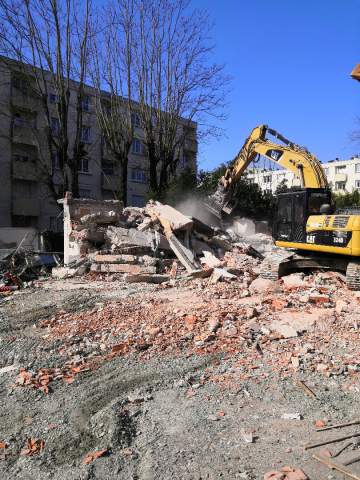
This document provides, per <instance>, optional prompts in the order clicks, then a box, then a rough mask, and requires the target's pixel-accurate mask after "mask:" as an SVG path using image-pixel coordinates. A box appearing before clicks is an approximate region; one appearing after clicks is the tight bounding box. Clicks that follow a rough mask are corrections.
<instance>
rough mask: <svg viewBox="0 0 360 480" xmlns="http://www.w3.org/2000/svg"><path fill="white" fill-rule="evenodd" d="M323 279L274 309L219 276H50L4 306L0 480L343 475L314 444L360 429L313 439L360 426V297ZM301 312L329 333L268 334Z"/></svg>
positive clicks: (281, 293)
mask: <svg viewBox="0 0 360 480" xmlns="http://www.w3.org/2000/svg"><path fill="white" fill-rule="evenodd" d="M305 280H306V281H307V279H305ZM310 280H311V281H310ZM310 280H309V282H308V284H306V285H305V284H304V285H303V286H302V287H299V288H296V290H292V289H290V290H286V289H285V288H284V286H283V284H282V283H281V282H277V283H276V285H274V289H273V292H272V294H271V296H270V297H269V295H268V294H267V293H265V292H260V293H251V292H248V291H247V290H246V294H244V288H245V287H244V285H243V284H239V283H237V282H232V283H229V284H226V283H222V284H221V285H220V284H218V285H211V286H210V285H209V284H208V283H207V282H208V281H207V279H199V280H196V281H195V280H192V281H188V282H178V284H177V285H175V286H168V287H169V288H164V287H163V286H154V285H147V284H134V285H126V284H125V283H122V282H121V281H113V282H105V281H86V280H85V279H84V280H81V281H80V280H75V279H72V280H66V281H54V280H49V281H44V282H39V285H38V287H37V288H35V287H33V288H28V289H25V290H22V291H19V292H18V293H16V294H14V295H12V296H9V297H7V298H4V299H2V300H0V412H1V413H0V418H1V421H0V442H3V443H5V444H6V448H2V449H1V450H0V478H3V479H29V480H30V479H31V480H38V479H39V480H40V479H41V480H44V479H55V480H60V479H61V480H75V479H76V480H80V479H81V480H85V479H102V480H105V479H106V480H107V479H109V480H110V479H124V480H125V479H126V480H129V479H134V480H135V479H139V480H140V479H141V480H145V479H146V480H152V479H154V480H155V479H198V480H200V479H217V478H222V479H236V478H239V479H250V480H251V479H263V477H264V474H265V472H267V471H269V470H278V469H280V468H281V467H283V466H286V465H290V466H294V467H297V468H301V469H302V470H303V471H304V472H305V473H306V475H307V476H308V478H309V479H312V480H321V479H334V480H335V479H339V480H340V479H342V478H344V477H343V476H342V475H340V474H338V473H336V472H334V471H330V470H328V469H327V468H326V467H325V466H322V465H321V464H320V463H319V462H317V461H316V460H314V459H313V458H312V454H313V453H314V451H315V450H316V449H315V450H305V449H304V445H305V444H306V443H307V442H313V441H316V440H319V439H320V440H327V439H331V438H334V437H337V436H339V435H342V434H343V435H346V434H350V433H353V432H357V431H359V427H357V426H356V425H355V426H352V427H347V428H343V429H341V430H330V431H329V432H316V429H315V422H316V421H319V420H322V421H323V422H324V424H331V423H337V422H344V421H347V420H351V419H354V418H356V417H357V416H358V410H359V387H360V385H359V377H358V370H360V359H359V356H358V352H359V348H358V347H359V343H360V342H359V338H358V337H359V334H358V330H357V328H358V327H357V308H358V307H357V305H358V300H357V296H356V295H355V294H354V293H352V292H349V291H347V289H346V287H345V286H341V288H340V287H339V280H336V281H335V280H334V281H333V280H331V279H330V280H329V279H328V280H327V281H326V280H324V279H323V280H321V279H320V280H321V281H320V282H319V281H317V280H316V279H314V278H311V279H310ZM314 282H315V283H314ZM314 285H315V287H314ZM319 285H320V286H321V288H320V287H319ZM314 289H315V290H316V295H317V297H316V295H315V297H316V298H315V300H313V304H311V295H314ZM324 291H326V295H327V296H328V301H323V300H321V299H319V295H321V294H323V293H322V292H324ZM309 295H310V297H309ZM305 297H306V298H305ZM304 298H305V303H304V302H303V299H304ZM309 298H310V303H309ZM274 299H275V302H274ZM339 299H340V300H339ZM325 300H326V299H325ZM339 301H341V302H343V304H340V305H339ZM310 304H311V305H312V306H311V307H310V308H309V305H310ZM254 309H255V310H254ZM294 311H296V312H300V313H301V312H303V314H304V315H307V316H309V314H313V313H314V311H316V312H317V321H316V322H315V323H314V325H312V326H311V328H310V327H309V329H308V331H305V332H300V333H299V334H298V335H296V336H294V337H293V338H292V337H289V338H282V337H281V336H279V335H278V336H276V335H274V334H273V333H270V331H271V324H270V322H271V321H273V320H274V319H277V318H280V317H279V315H280V316H281V315H282V316H284V314H285V315H288V316H289V318H290V317H291V315H292V314H294ZM319 311H320V313H321V315H320V314H319ZM322 314H324V315H322ZM124 332H125V333H124ZM358 364H359V368H358ZM20 369H23V370H20ZM39 371H40V373H39ZM299 380H301V381H302V382H304V383H303V384H305V385H306V386H307V387H309V388H310V389H311V391H312V392H313V393H314V395H311V394H309V393H308V392H307V393H306V392H305V390H304V389H303V388H301V386H299V383H298V382H299ZM286 414H293V415H290V417H292V416H293V417H294V418H286ZM284 415H285V418H283V416H284ZM288 417H289V415H288ZM296 417H297V418H296ZM27 439H33V440H34V441H35V440H43V442H44V443H43V444H41V447H39V448H37V447H36V446H35V447H34V448H33V450H31V448H30V447H29V445H28V447H29V448H28V450H26V448H25V447H26V444H27ZM38 445H40V442H39V443H38ZM341 445H342V444H341V443H338V444H331V445H329V447H328V448H329V450H331V451H332V450H336V449H337V448H338V447H339V446H341ZM24 449H25V450H24ZM317 450H318V449H317ZM94 452H100V453H99V456H98V458H95V457H96V455H94V456H93V457H89V456H88V454H89V453H94ZM353 453H354V452H351V450H348V451H345V454H344V455H345V456H346V455H347V454H353ZM345 456H344V457H341V458H345ZM339 458H340V457H339ZM84 460H85V461H84ZM351 468H352V469H353V470H354V471H356V469H357V467H356V466H354V465H352V466H351ZM357 471H359V472H360V467H359V468H358V470H357Z"/></svg>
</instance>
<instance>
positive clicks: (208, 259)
mask: <svg viewBox="0 0 360 480" xmlns="http://www.w3.org/2000/svg"><path fill="white" fill-rule="evenodd" d="M203 254H204V256H203V257H202V258H200V261H201V263H202V264H203V265H207V266H208V267H210V268H215V267H220V266H221V264H222V262H221V260H219V259H218V258H217V257H215V255H214V254H213V253H211V252H210V251H209V250H206V251H204V252H203Z"/></svg>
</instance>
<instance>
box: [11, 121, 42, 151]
mask: <svg viewBox="0 0 360 480" xmlns="http://www.w3.org/2000/svg"><path fill="white" fill-rule="evenodd" d="M36 133H37V131H36V129H35V128H34V127H31V126H30V125H26V124H23V125H17V124H14V126H13V134H12V141H13V142H14V143H21V144H24V145H32V146H33V147H36V146H37V145H38V140H37V138H36Z"/></svg>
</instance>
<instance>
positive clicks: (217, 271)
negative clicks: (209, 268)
mask: <svg viewBox="0 0 360 480" xmlns="http://www.w3.org/2000/svg"><path fill="white" fill-rule="evenodd" d="M235 279H237V276H236V275H233V274H232V273H229V272H228V271H227V270H225V268H214V271H213V273H212V275H211V277H210V282H211V283H216V282H220V281H221V280H235Z"/></svg>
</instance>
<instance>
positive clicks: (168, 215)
mask: <svg viewBox="0 0 360 480" xmlns="http://www.w3.org/2000/svg"><path fill="white" fill-rule="evenodd" d="M145 211H146V213H147V214H148V215H149V216H150V218H152V219H162V220H165V221H166V222H168V223H169V225H170V228H171V230H172V231H173V232H176V231H177V230H188V229H191V228H192V226H193V221H192V220H191V218H189V217H186V216H185V215H183V214H182V213H181V212H179V211H178V210H175V208H173V207H171V206H170V205H162V204H161V203H160V202H151V201H150V202H149V203H148V204H147V206H146V208H145Z"/></svg>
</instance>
